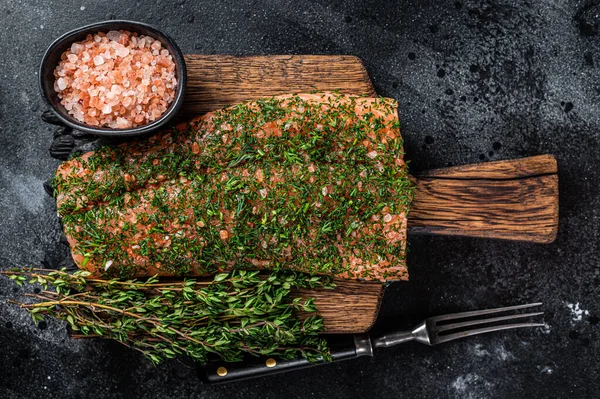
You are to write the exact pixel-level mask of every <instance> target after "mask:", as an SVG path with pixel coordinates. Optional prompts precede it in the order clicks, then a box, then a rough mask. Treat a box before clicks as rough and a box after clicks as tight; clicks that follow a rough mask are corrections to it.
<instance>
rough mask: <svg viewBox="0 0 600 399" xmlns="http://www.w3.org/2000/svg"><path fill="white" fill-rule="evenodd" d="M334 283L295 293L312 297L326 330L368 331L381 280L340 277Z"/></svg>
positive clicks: (340, 331)
mask: <svg viewBox="0 0 600 399" xmlns="http://www.w3.org/2000/svg"><path fill="white" fill-rule="evenodd" d="M335 283H336V288H334V289H330V290H298V291H297V292H296V293H295V295H298V296H301V297H303V298H315V305H316V306H317V309H318V310H319V315H321V316H322V317H323V319H324V321H325V326H326V327H327V333H329V334H337V333H361V332H365V331H368V330H369V329H370V328H371V327H372V326H373V324H374V323H375V320H376V319H377V314H378V312H379V306H380V305H381V298H382V297H383V286H382V284H381V283H378V282H372V281H370V282H367V281H356V280H342V279H336V280H335ZM301 316H304V315H301Z"/></svg>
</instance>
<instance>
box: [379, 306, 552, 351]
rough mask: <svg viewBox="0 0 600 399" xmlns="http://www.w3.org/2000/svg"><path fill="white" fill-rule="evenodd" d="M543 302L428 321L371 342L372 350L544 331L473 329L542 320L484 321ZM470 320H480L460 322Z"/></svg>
mask: <svg viewBox="0 0 600 399" xmlns="http://www.w3.org/2000/svg"><path fill="white" fill-rule="evenodd" d="M541 305H542V304H541V303H540V302H537V303H529V304H526V305H516V306H507V307H504V308H496V309H485V310H474V311H471V312H461V313H451V314H446V315H442V316H433V317H429V318H427V319H425V320H423V321H422V322H420V323H419V324H418V325H417V326H416V327H415V328H413V329H412V330H410V331H397V332H394V333H390V334H385V335H382V336H381V337H378V338H374V339H373V340H372V346H373V347H375V348H387V347H390V346H394V345H398V344H402V343H404V342H409V341H417V342H420V343H422V344H426V345H430V346H433V345H437V344H442V343H444V342H448V341H453V340H455V339H459V338H464V337H470V336H471V335H477V334H484V333H489V332H493V331H501V330H510V329H513V328H523V327H543V326H544V324H543V323H508V324H500V325H493V326H488V327H482V328H472V327H474V326H479V325H482V324H491V323H498V322H506V321H513V320H517V319H523V318H526V317H533V316H539V315H542V314H544V312H535V313H518V314H511V315H505V316H497V317H485V318H481V316H488V315H493V314H498V313H504V312H509V311H513V310H519V309H526V308H532V307H536V306H541ZM468 318H478V319H475V320H468V321H458V320H462V319H468ZM460 329H465V330H464V331H458V332H452V331H453V330H460Z"/></svg>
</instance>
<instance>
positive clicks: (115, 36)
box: [106, 30, 121, 42]
mask: <svg viewBox="0 0 600 399" xmlns="http://www.w3.org/2000/svg"><path fill="white" fill-rule="evenodd" d="M106 37H107V38H108V40H114V41H115V42H117V41H119V39H120V38H121V32H119V31H118V30H110V31H108V33H107V34H106Z"/></svg>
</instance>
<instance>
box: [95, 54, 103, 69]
mask: <svg viewBox="0 0 600 399" xmlns="http://www.w3.org/2000/svg"><path fill="white" fill-rule="evenodd" d="M102 64H104V58H103V57H102V56H101V55H97V56H95V57H94V65H96V66H98V65H102Z"/></svg>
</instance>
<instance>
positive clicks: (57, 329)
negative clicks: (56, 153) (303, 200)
mask: <svg viewBox="0 0 600 399" xmlns="http://www.w3.org/2000/svg"><path fill="white" fill-rule="evenodd" d="M109 18H123V19H133V20H139V21H144V22H148V23H151V24H154V25H156V26H157V27H159V28H161V29H163V30H165V31H166V32H168V33H169V34H170V35H172V36H173V37H174V38H175V39H176V41H177V42H178V43H179V45H180V46H181V48H182V49H183V50H184V51H185V52H187V53H205V54H223V53H230V54H238V55H250V54H355V55H357V56H359V57H361V58H362V59H363V60H364V62H365V64H366V67H367V69H368V71H369V73H370V75H371V77H372V80H373V82H374V84H375V87H376V88H377V92H378V93H379V94H381V95H384V96H390V97H394V98H396V99H398V100H399V102H400V110H399V112H400V118H401V121H402V129H403V130H402V131H403V135H404V137H405V139H406V149H407V154H408V155H407V157H408V158H409V159H410V160H411V163H410V167H411V169H412V170H413V171H415V172H418V171H420V170H424V169H426V168H432V167H444V166H447V165H459V164H466V163H476V162H481V161H489V160H498V159H508V158H516V157H523V156H529V155H537V154H543V153H553V154H556V156H557V158H558V162H559V175H560V231H559V234H558V238H557V240H556V242H555V243H553V244H551V245H534V244H523V243H514V242H502V241H491V240H481V239H467V238H449V237H448V238H445V237H428V236H420V237H417V236H413V237H411V238H410V240H409V241H410V256H409V265H410V268H411V281H410V282H408V283H398V284H393V285H392V286H391V287H390V288H389V289H388V290H387V293H386V295H385V299H384V305H383V309H382V312H381V315H380V318H379V322H378V326H379V328H384V327H386V326H387V327H394V326H396V327H401V326H404V327H408V326H410V325H411V324H412V323H414V322H417V321H419V320H420V319H421V318H423V317H425V316H429V315H434V314H442V313H445V312H450V311H460V310H467V309H476V308H486V307H493V306H501V305H509V304H516V303H525V302H530V301H542V302H544V310H545V311H546V316H545V322H546V323H547V327H545V328H540V329H537V330H529V331H523V330H521V331H513V332H506V333H496V334H491V335H487V336H479V337H474V338H469V339H465V340H463V341H459V342H454V343H450V344H447V345H444V346H439V347H436V348H429V347H425V346H419V345H418V344H407V345H405V346H400V347H395V348H390V349H387V350H379V351H377V352H376V356H375V357H374V358H372V359H370V358H362V359H358V360H356V361H350V362H347V363H344V364H335V365H329V366H323V367H320V368H315V369H311V370H306V371H300V372H297V373H294V374H287V375H281V376H276V377H272V378H266V379H260V380H254V381H248V382H242V383H236V384H232V385H229V386H220V387H211V386H206V385H203V384H202V383H201V382H199V381H198V380H197V378H196V376H195V372H194V367H193V365H192V364H191V363H190V362H189V361H187V360H186V359H181V360H173V361H170V362H168V363H166V364H163V365H161V366H160V367H157V368H154V367H153V366H152V365H151V364H150V363H149V362H148V361H146V360H145V359H143V358H142V357H141V356H140V355H138V354H137V353H134V352H132V351H129V350H127V349H125V348H124V347H122V346H120V345H119V344H117V343H113V342H106V341H91V340H86V341H75V340H70V339H69V338H68V337H67V335H66V330H65V325H64V324H62V323H58V322H56V321H53V320H48V321H47V322H44V323H41V324H40V325H39V326H38V327H36V326H34V325H33V324H32V322H31V319H30V318H29V316H28V315H27V314H26V313H25V312H23V311H21V310H19V309H18V308H16V307H15V306H14V305H11V304H8V303H7V299H13V300H19V299H22V298H23V297H22V295H23V294H24V293H26V292H29V291H31V288H19V289H17V288H16V287H15V285H13V284H12V282H10V281H8V280H7V279H5V278H0V397H1V398H133V397H142V398H166V397H174V398H175V397H177V398H178V397H181V398H228V399H230V398H253V397H261V398H270V397H273V398H278V397H285V398H288V397H290V398H295V397H298V398H300V397H315V398H320V397H328V398H346V397H365V398H366V397H374V398H386V397H392V398H421V397H423V398H442V397H449V398H488V397H494V398H511V397H512V398H546V397H550V398H566V397H571V398H594V397H599V395H600V394H599V392H598V388H599V382H598V381H599V378H600V366H599V364H598V355H599V354H600V343H599V342H598V340H599V338H600V326H599V325H598V321H599V316H600V303H599V301H598V295H599V294H600V287H599V284H600V269H599V267H598V266H599V265H598V264H599V261H598V257H599V255H600V250H599V248H598V227H599V217H600V200H599V199H598V193H599V189H598V184H599V183H600V172H598V168H597V167H598V165H599V163H598V159H599V155H598V149H599V148H600V147H599V146H598V144H599V137H600V117H599V114H600V105H599V99H600V81H599V79H598V78H599V75H600V74H599V71H600V69H599V68H600V42H599V40H600V35H599V33H598V30H599V24H600V2H598V1H587V0H586V1H574V0H564V1H561V0H531V1H524V0H502V1H490V0H459V1H454V0H452V1H448V0H438V1H435V0H431V1H410V0H405V1H383V0H382V1H377V2H375V1H366V0H363V1H331V0H313V1H299V0H294V1H264V2H263V1H240V0H226V1H203V2H194V1H189V0H188V1H181V0H180V1H176V2H175V1H166V0H158V1H156V0H154V1H137V2H136V1H119V2H116V1H88V0H78V1H74V0H63V1H57V0H55V1H53V2H47V1H46V2H42V1H34V0H1V1H0V54H1V56H0V82H1V83H0V131H1V135H0V265H2V266H1V267H2V268H8V267H12V266H40V265H42V264H52V262H56V261H57V259H60V258H61V257H62V256H64V250H62V249H60V245H59V244H58V236H59V235H58V233H59V226H58V222H57V220H56V216H55V207H54V204H53V201H52V200H51V199H50V198H49V197H47V196H46V194H45V193H44V191H43V189H42V182H43V181H44V180H46V179H48V178H49V177H50V176H51V174H52V173H53V171H54V169H55V168H56V166H57V164H58V162H57V161H56V160H54V159H51V158H50V157H49V156H48V152H47V149H48V147H49V145H50V143H51V140H52V128H51V127H50V126H48V125H45V124H44V123H42V122H41V121H40V120H39V114H40V113H41V111H42V110H43V107H42V103H41V99H40V96H39V93H38V89H37V75H36V72H37V68H38V62H39V61H40V59H41V56H42V53H43V51H44V49H45V48H46V46H48V45H49V44H50V42H51V41H52V40H53V39H54V38H55V37H57V36H59V35H60V34H61V33H63V32H65V31H67V30H70V29H72V28H75V27H78V26H80V25H83V24H86V23H91V22H94V21H99V20H104V19H109ZM569 305H570V306H572V307H574V308H575V310H577V309H579V310H580V311H583V314H582V315H581V318H580V320H579V319H578V317H577V312H574V311H573V310H572V309H570V308H569Z"/></svg>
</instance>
